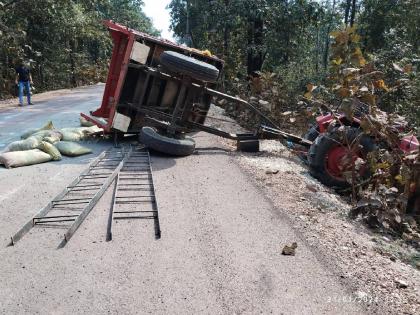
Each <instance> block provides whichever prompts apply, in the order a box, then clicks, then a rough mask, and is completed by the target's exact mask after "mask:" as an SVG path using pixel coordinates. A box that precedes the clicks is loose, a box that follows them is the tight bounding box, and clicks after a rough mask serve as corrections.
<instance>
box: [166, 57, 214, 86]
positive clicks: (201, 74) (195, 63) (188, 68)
mask: <svg viewBox="0 0 420 315" xmlns="http://www.w3.org/2000/svg"><path fill="white" fill-rule="evenodd" d="M160 63H161V65H162V66H164V67H165V68H167V69H168V70H170V71H172V72H176V73H182V74H185V75H187V76H190V77H191V78H193V79H196V80H200V81H205V82H216V81H217V79H218V78H219V70H218V69H217V68H216V67H215V66H213V65H211V64H208V63H206V62H203V61H200V60H197V59H195V58H192V57H188V56H185V55H182V54H179V53H177V52H174V51H164V52H163V53H162V54H161V55H160Z"/></svg>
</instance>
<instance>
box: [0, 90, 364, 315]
mask: <svg viewBox="0 0 420 315" xmlns="http://www.w3.org/2000/svg"><path fill="white" fill-rule="evenodd" d="M102 89H103V86H94V87H89V88H82V89H78V90H74V91H71V92H69V93H68V94H65V95H61V96H59V97H58V98H56V99H50V100H48V101H46V102H39V103H37V104H35V105H34V106H33V107H25V108H17V109H12V110H7V111H4V112H2V113H0V133H1V135H0V142H1V143H2V144H7V143H8V142H10V141H11V140H14V139H17V138H18V137H19V134H20V133H21V132H22V131H24V130H25V129H28V128H33V127H37V126H40V125H42V124H43V123H44V122H45V121H46V120H49V119H51V120H53V122H54V124H55V125H56V126H57V127H71V126H77V124H78V113H79V112H80V111H85V112H86V111H88V110H91V109H94V108H96V107H97V105H98V104H99V103H100V99H101V93H102ZM194 137H195V139H196V141H197V146H198V150H197V154H194V155H192V156H190V157H186V158H177V159H175V158H171V157H165V156H160V155H153V157H152V163H153V169H154V179H155V186H156V194H157V198H158V203H159V213H160V223H161V230H162V238H161V239H160V240H155V239H154V230H153V221H144V220H143V221H141V222H139V221H132V222H118V224H114V230H113V240H112V241H111V242H105V233H106V225H107V218H108V213H109V207H110V202H111V195H112V191H111V189H110V190H109V191H108V192H107V193H106V194H105V195H104V197H103V198H102V199H101V200H100V202H99V203H98V204H97V206H96V207H95V208H94V209H93V211H92V212H91V213H90V215H89V216H88V218H87V219H86V221H85V222H84V223H83V224H82V226H81V227H80V229H79V230H78V231H77V233H76V234H75V236H74V237H73V238H72V239H71V240H70V242H69V244H68V245H67V246H66V247H64V248H63V249H57V245H58V244H59V241H60V240H61V236H62V234H63V232H62V231H57V230H48V229H36V230H34V231H33V232H31V233H30V234H28V235H26V236H25V237H24V238H23V239H22V240H21V241H20V242H19V243H18V244H17V245H16V246H13V247H6V245H7V243H8V242H9V238H10V236H11V235H12V234H13V233H14V232H15V231H16V230H17V229H18V228H19V227H20V226H21V225H22V224H23V223H24V222H26V221H27V220H28V219H29V218H30V217H31V216H32V215H34V214H35V213H36V212H37V210H38V209H39V208H41V207H42V206H44V205H45V204H46V203H47V202H48V201H49V200H50V199H51V198H52V197H54V196H55V195H56V194H57V193H58V192H60V191H61V190H62V189H63V188H64V186H65V185H66V184H68V183H70V182H71V180H72V179H73V178H74V177H75V176H76V175H78V174H79V172H80V171H81V170H82V169H83V168H84V167H85V166H86V163H88V162H89V160H91V159H92V158H94V157H95V155H97V154H98V153H99V152H101V151H102V150H103V149H105V148H107V147H108V146H110V143H109V142H105V141H104V142H103V143H93V142H88V143H86V145H87V146H90V147H92V148H93V149H94V151H95V154H93V155H89V156H84V157H80V158H75V159H70V158H66V159H63V160H62V161H60V162H51V163H46V164H40V165H35V166H30V167H23V168H18V169H12V170H6V169H4V168H0V257H1V258H0V259H1V263H0V313H3V314H363V313H365V311H364V310H363V309H360V308H359V306H358V305H357V303H352V302H351V301H350V299H349V297H351V295H350V293H349V291H348V290H347V289H346V288H345V287H344V286H343V284H341V281H340V278H339V277H338V276H336V273H335V271H334V270H333V269H332V268H331V267H330V266H329V265H328V264H327V263H326V262H325V261H326V260H328V258H325V257H324V258H322V257H318V256H317V254H316V253H314V252H313V250H312V249H311V248H310V247H308V246H306V245H305V242H304V241H303V239H302V238H301V236H300V235H298V234H296V232H295V231H294V230H293V227H292V226H291V224H290V223H289V221H288V219H287V217H285V216H284V215H282V214H281V213H280V211H279V210H278V209H276V208H275V207H274V206H273V205H272V204H271V203H270V201H269V200H267V199H266V198H264V197H263V195H262V194H261V192H260V191H259V190H258V189H257V188H256V187H255V186H253V184H251V183H250V180H249V178H247V175H246V174H244V173H243V172H242V171H241V169H240V168H239V166H238V165H237V163H236V160H235V157H234V156H233V155H232V154H231V153H229V152H225V150H224V148H223V147H222V145H221V143H220V142H219V141H218V139H217V138H216V137H212V136H209V135H207V134H203V133H198V134H196V135H195V136H194ZM208 147H219V148H220V149H212V150H206V148H208ZM279 198H281V196H279ZM292 242H297V243H298V248H297V254H296V256H283V255H281V250H282V247H283V246H284V245H285V244H287V243H288V244H290V243H292Z"/></svg>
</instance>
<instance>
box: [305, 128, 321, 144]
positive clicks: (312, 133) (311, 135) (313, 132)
mask: <svg viewBox="0 0 420 315" xmlns="http://www.w3.org/2000/svg"><path fill="white" fill-rule="evenodd" d="M318 136H319V126H318V125H315V126H312V127H311V128H310V129H309V130H308V132H307V133H305V135H304V136H303V138H304V139H306V140H309V141H312V142H314V141H315V139H316V138H317V137H318Z"/></svg>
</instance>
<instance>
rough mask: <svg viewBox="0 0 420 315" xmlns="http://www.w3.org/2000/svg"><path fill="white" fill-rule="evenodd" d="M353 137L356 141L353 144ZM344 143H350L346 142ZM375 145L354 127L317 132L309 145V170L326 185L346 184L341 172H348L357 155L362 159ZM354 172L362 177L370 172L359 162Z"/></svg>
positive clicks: (343, 186) (367, 176)
mask: <svg viewBox="0 0 420 315" xmlns="http://www.w3.org/2000/svg"><path fill="white" fill-rule="evenodd" d="M357 141H358V142H359V144H360V145H357ZM348 143H350V144H353V145H350V146H349V145H347V144H348ZM375 149H376V145H375V142H374V141H373V139H372V138H370V137H369V136H366V135H361V131H360V130H359V129H357V128H351V127H345V129H344V131H342V132H339V131H337V130H335V131H332V132H329V133H325V134H321V135H319V136H318V137H317V138H316V139H315V142H314V143H313V144H312V146H311V148H310V149H309V153H308V164H309V172H310V173H311V175H312V176H314V177H315V178H316V179H318V180H319V181H320V182H321V183H323V184H324V185H326V186H329V187H335V188H347V187H350V183H349V182H348V181H347V180H346V178H345V176H344V174H343V173H344V172H351V171H352V168H353V164H354V163H355V161H356V160H357V159H358V158H361V159H366V157H367V154H368V153H369V152H372V151H374V150H375ZM358 172H359V174H358V175H359V176H360V177H362V178H364V179H367V178H369V177H370V175H371V172H370V169H369V166H368V165H364V166H362V167H361V168H360V169H359V170H358Z"/></svg>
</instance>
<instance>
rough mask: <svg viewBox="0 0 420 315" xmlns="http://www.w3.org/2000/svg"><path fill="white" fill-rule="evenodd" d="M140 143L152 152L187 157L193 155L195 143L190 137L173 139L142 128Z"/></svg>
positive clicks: (149, 128) (153, 130) (148, 128)
mask: <svg viewBox="0 0 420 315" xmlns="http://www.w3.org/2000/svg"><path fill="white" fill-rule="evenodd" d="M140 142H141V143H143V144H144V145H146V146H147V147H149V148H150V149H152V150H155V151H158V152H161V153H166V154H169V155H177V156H187V155H191V154H193V152H194V150H195V141H194V139H193V138H191V137H185V139H175V138H170V137H166V136H164V135H161V134H159V133H157V131H156V130H155V129H154V128H151V127H143V128H142V129H141V131H140Z"/></svg>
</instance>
